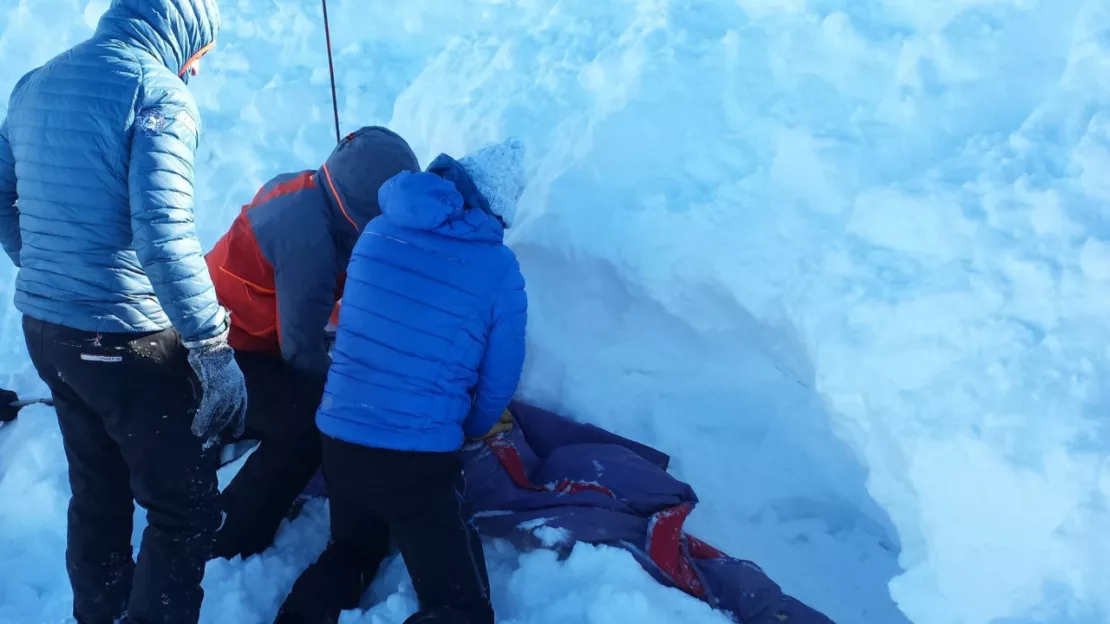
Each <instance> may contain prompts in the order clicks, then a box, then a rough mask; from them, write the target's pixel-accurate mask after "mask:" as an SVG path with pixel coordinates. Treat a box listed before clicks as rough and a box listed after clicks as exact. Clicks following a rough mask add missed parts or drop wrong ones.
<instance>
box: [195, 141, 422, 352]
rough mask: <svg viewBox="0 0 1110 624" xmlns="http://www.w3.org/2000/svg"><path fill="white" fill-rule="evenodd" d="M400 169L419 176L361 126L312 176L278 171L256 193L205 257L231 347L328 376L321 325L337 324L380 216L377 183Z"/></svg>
mask: <svg viewBox="0 0 1110 624" xmlns="http://www.w3.org/2000/svg"><path fill="white" fill-rule="evenodd" d="M404 170H407V171H417V170H419V164H418V163H417V161H416V157H415V155H413V153H412V150H411V149H410V148H409V146H408V144H407V143H405V142H404V139H402V138H401V137H399V136H397V135H396V134H394V133H392V132H390V131H388V130H385V129H383V128H376V127H374V128H363V129H361V130H359V131H358V132H355V133H352V134H351V135H349V136H348V137H347V138H346V139H344V140H343V142H341V143H340V144H339V146H338V147H336V149H335V151H334V152H333V153H332V155H331V156H330V157H329V158H328V161H327V162H326V163H325V164H324V165H323V166H322V167H321V168H320V169H319V170H317V171H301V172H297V173H287V174H282V175H279V176H277V177H275V178H274V179H272V180H270V181H269V182H267V183H266V184H265V185H263V187H262V188H261V189H259V191H258V193H256V194H255V196H254V199H253V200H251V203H249V204H247V205H246V206H244V207H243V210H242V212H240V214H239V216H238V217H237V218H236V219H235V221H234V222H233V223H232V225H231V229H230V230H228V232H227V233H226V234H225V235H224V236H223V238H221V239H220V240H219V241H218V242H217V243H216V245H215V247H214V248H213V249H212V251H210V252H209V253H208V255H207V257H206V260H207V262H208V270H209V273H210V274H211V275H212V282H213V284H214V285H215V287H216V296H217V298H218V299H219V301H220V304H221V305H223V306H224V307H225V308H227V310H228V311H229V312H230V314H231V331H230V335H229V336H228V341H229V343H230V344H231V346H232V347H233V348H234V349H236V350H242V351H258V352H265V353H272V354H274V355H279V354H280V355H281V356H282V357H283V358H284V359H285V360H287V361H289V362H290V363H291V364H293V365H294V366H295V367H297V368H299V369H302V370H305V371H309V372H313V373H316V374H325V373H326V372H327V367H328V365H329V363H330V358H328V355H327V340H326V334H325V329H326V327H327V325H328V323H329V321H331V322H336V321H337V316H338V309H339V303H338V302H339V299H340V298H341V297H342V296H343V285H344V281H345V279H346V276H345V269H346V266H347V262H348V261H349V260H350V257H351V250H352V249H353V247H354V244H355V241H357V239H358V236H359V234H360V233H361V232H362V229H363V228H364V227H365V226H366V224H367V223H368V222H369V221H370V219H373V218H374V217H376V216H378V215H379V214H381V211H380V210H379V209H378V202H377V190H378V187H380V186H381V185H382V184H383V183H384V182H385V181H386V180H388V179H389V178H391V177H393V176H394V175H396V174H397V173H399V172H400V171H404Z"/></svg>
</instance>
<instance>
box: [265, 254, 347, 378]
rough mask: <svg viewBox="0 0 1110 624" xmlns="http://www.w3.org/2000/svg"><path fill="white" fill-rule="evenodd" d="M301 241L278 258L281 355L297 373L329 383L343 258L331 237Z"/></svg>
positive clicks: (276, 265)
mask: <svg viewBox="0 0 1110 624" xmlns="http://www.w3.org/2000/svg"><path fill="white" fill-rule="evenodd" d="M301 242H302V244H301V245H298V246H297V247H296V248H294V247H290V248H289V249H290V250H291V251H288V252H286V253H283V254H280V257H277V258H274V260H275V262H274V286H275V289H276V290H277V305H278V336H279V338H280V341H281V356H282V358H283V359H284V360H285V361H287V362H289V364H290V366H292V367H293V368H294V369H296V370H297V371H300V372H302V373H305V374H308V375H310V376H312V377H314V378H317V379H323V378H324V377H326V376H327V374H328V367H329V366H331V357H330V356H329V355H328V338H327V327H328V321H329V319H330V318H331V314H332V310H334V309H335V295H336V292H335V291H336V286H337V280H338V278H339V258H338V254H337V252H336V249H335V244H334V243H333V242H332V241H331V239H330V238H324V239H321V240H320V241H318V243H317V244H309V242H308V241H305V240H303V239H302V241H301ZM293 250H296V251H295V252H292V251H293Z"/></svg>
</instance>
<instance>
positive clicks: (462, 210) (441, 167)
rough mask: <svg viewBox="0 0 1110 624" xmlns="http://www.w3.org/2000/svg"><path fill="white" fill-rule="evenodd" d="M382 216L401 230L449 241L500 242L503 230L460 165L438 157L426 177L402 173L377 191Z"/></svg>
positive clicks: (503, 233)
mask: <svg viewBox="0 0 1110 624" xmlns="http://www.w3.org/2000/svg"><path fill="white" fill-rule="evenodd" d="M378 202H379V204H381V208H382V214H384V215H385V216H386V218H387V219H389V220H390V221H391V222H393V223H396V224H397V225H399V226H401V227H406V228H410V229H414V230H427V231H432V232H436V233H438V234H441V235H443V236H447V237H450V238H457V239H463V240H472V241H484V242H501V241H502V240H503V239H504V236H505V228H504V226H503V225H502V224H501V221H500V220H498V218H497V217H496V216H495V215H494V214H493V213H491V212H490V210H489V203H488V202H487V201H486V198H485V197H483V196H482V194H481V193H480V192H478V189H477V187H476V186H475V184H474V181H473V180H472V179H471V177H470V176H469V175H468V174H467V173H466V170H464V169H463V167H462V165H460V164H459V163H458V161H456V160H455V159H453V158H451V157H450V156H447V155H440V156H439V157H438V158H436V159H435V160H434V161H432V164H431V165H429V166H428V171H427V173H401V174H399V175H397V176H395V177H394V178H392V179H390V180H389V181H388V182H386V183H385V184H384V185H382V187H381V190H380V191H378Z"/></svg>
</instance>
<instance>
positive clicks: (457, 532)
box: [277, 436, 493, 624]
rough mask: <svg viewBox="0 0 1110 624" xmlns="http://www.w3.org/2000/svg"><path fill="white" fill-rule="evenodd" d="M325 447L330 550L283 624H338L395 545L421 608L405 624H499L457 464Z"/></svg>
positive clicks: (332, 444)
mask: <svg viewBox="0 0 1110 624" xmlns="http://www.w3.org/2000/svg"><path fill="white" fill-rule="evenodd" d="M322 437H323V448H324V460H323V463H324V476H325V478H326V479H327V487H328V500H329V505H330V507H331V541H330V542H329V543H328V547H327V549H326V550H325V551H324V553H323V554H322V555H320V558H319V560H317V561H316V563H314V564H313V565H312V566H310V567H309V568H308V569H307V570H305V571H304V573H303V574H301V577H300V578H299V579H297V583H296V584H295V585H294V586H293V591H292V593H291V594H290V595H289V597H288V598H287V599H286V601H285V604H284V605H282V610H281V612H280V613H279V615H278V620H277V621H278V622H281V623H283V624H284V623H293V622H312V623H316V622H328V623H332V622H335V621H336V620H337V619H338V617H339V613H340V611H342V610H346V609H353V608H355V607H357V606H358V602H359V599H360V597H361V596H362V594H363V592H365V591H366V588H367V587H369V585H370V582H371V581H372V580H373V579H374V575H375V574H376V573H377V570H378V566H379V564H380V563H381V562H382V560H383V559H384V558H385V557H386V556H387V555H388V554H389V543H390V536H392V537H393V539H394V540H395V541H396V543H397V546H398V548H399V549H400V551H401V556H402V558H404V561H405V565H406V566H407V567H408V570H409V575H410V576H411V577H412V583H413V586H414V587H415V588H416V594H417V597H418V598H419V599H420V607H421V609H420V611H419V612H417V613H416V614H414V615H413V616H412V617H410V618H409V619H408V620H406V623H407V624H409V623H416V622H437V623H444V624H493V606H492V605H491V604H490V598H489V578H488V575H487V573H486V560H485V555H484V553H483V552H482V541H481V539H480V538H479V537H478V532H477V531H476V530H475V529H474V527H473V526H472V525H471V524H470V523H469V522H468V518H467V515H466V514H465V512H464V511H463V494H462V491H461V487H462V461H461V460H460V459H459V457H458V456H457V455H456V454H454V453H414V452H401V451H390V450H384V449H375V448H369V447H364V446H359V445H356V444H349V443H347V442H343V441H340V440H336V439H334V438H331V437H328V436H322Z"/></svg>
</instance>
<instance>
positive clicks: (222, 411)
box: [185, 330, 247, 447]
mask: <svg viewBox="0 0 1110 624" xmlns="http://www.w3.org/2000/svg"><path fill="white" fill-rule="evenodd" d="M185 348H186V349H188V350H189V365H190V366H192V367H193V372H195V373H196V374H197V378H198V379H200V385H201V391H202V395H201V400H200V407H199V408H197V415H196V416H194V417H193V426H192V430H193V435H195V436H197V437H198V438H201V439H203V440H204V441H205V446H206V447H208V446H211V445H213V444H216V443H217V442H219V438H220V434H221V433H223V432H224V431H225V430H229V429H230V431H231V433H232V435H233V436H234V437H236V438H239V437H241V436H242V435H243V431H244V430H245V429H246V426H247V382H246V380H245V379H244V378H243V371H241V370H239V365H238V364H237V363H236V362H235V351H234V350H233V349H232V348H231V347H230V346H229V345H228V344H227V331H226V330H225V331H224V332H223V333H222V334H220V335H219V336H215V337H213V338H209V339H207V340H198V341H196V342H186V343H185Z"/></svg>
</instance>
